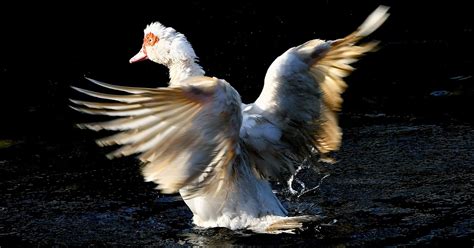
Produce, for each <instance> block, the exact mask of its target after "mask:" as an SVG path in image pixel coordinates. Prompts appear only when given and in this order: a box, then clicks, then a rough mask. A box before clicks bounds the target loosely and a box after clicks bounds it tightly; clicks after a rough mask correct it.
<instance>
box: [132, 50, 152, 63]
mask: <svg viewBox="0 0 474 248" xmlns="http://www.w3.org/2000/svg"><path fill="white" fill-rule="evenodd" d="M146 59H148V56H146V53H145V52H144V51H143V49H141V50H140V51H139V52H138V53H137V54H136V55H135V56H133V57H132V58H131V59H130V63H135V62H139V61H143V60H146Z"/></svg>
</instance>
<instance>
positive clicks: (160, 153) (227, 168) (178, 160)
mask: <svg viewBox="0 0 474 248" xmlns="http://www.w3.org/2000/svg"><path fill="white" fill-rule="evenodd" d="M89 80H90V81H91V82H93V83H95V84H97V85H100V86H102V87H105V88H109V89H112V90H118V91H123V92H126V93H129V95H111V94H104V93H98V92H92V91H89V90H83V89H79V88H75V89H76V90H78V91H80V92H82V93H85V94H87V95H90V96H93V97H97V98H101V99H107V100H114V101H116V102H109V103H95V102H86V101H78V100H71V101H72V103H74V104H76V105H80V106H82V107H73V108H74V109H75V110H77V111H80V112H83V113H87V114H97V115H108V116H126V117H124V118H120V119H116V120H112V121H107V122H99V123H91V124H80V125H79V126H80V127H82V128H89V129H92V130H101V129H107V130H121V131H122V132H119V133H117V134H115V135H112V136H110V137H106V138H102V139H99V140H98V141H97V143H98V144H99V145H101V146H107V145H122V147H120V148H119V149H117V150H115V151H113V152H111V153H109V154H108V155H107V157H108V158H116V157H122V156H129V155H132V154H136V153H140V154H141V155H140V156H139V157H138V158H139V159H140V160H141V161H142V162H143V170H142V172H143V175H144V177H145V179H146V180H147V181H153V182H155V183H157V184H158V188H159V189H161V190H162V192H164V193H175V192H177V191H178V190H180V189H181V188H183V187H185V186H187V187H188V192H191V193H189V194H188V197H195V196H197V195H199V194H201V193H203V192H208V191H215V190H219V189H220V188H216V187H215V185H222V183H220V182H221V181H222V182H231V176H232V175H231V173H229V172H231V171H232V169H231V168H232V164H233V161H234V159H235V156H236V155H237V150H238V130H239V127H240V123H241V115H240V104H241V103H240V98H239V96H238V94H237V93H236V92H235V90H234V89H233V88H232V87H231V86H230V85H229V84H228V83H226V82H225V81H223V80H218V79H216V78H209V77H195V78H190V79H188V82H185V83H186V84H184V85H188V86H176V87H169V88H157V89H154V88H150V89H148V88H134V87H124V86H115V85H111V84H106V83H102V82H99V81H96V80H92V79H89ZM198 178H199V179H200V180H198Z"/></svg>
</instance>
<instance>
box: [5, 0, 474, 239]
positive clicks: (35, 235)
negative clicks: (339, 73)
mask: <svg viewBox="0 0 474 248" xmlns="http://www.w3.org/2000/svg"><path fill="white" fill-rule="evenodd" d="M380 4H384V5H387V6H390V7H391V9H390V13H391V16H390V17H389V19H388V20H387V22H386V23H385V24H384V25H383V26H382V27H381V28H380V29H379V30H377V31H376V32H375V33H374V34H373V35H372V36H371V38H373V39H377V40H380V41H381V49H380V50H379V51H378V52H376V53H371V54H369V55H367V56H365V57H364V58H363V59H362V60H361V61H359V62H357V63H356V64H355V67H356V68H357V70H356V71H355V72H354V73H353V74H352V75H351V76H349V77H348V78H347V80H346V81H347V83H348V84H349V88H348V90H347V91H346V93H344V95H343V96H344V100H345V102H344V106H343V111H342V118H341V125H342V126H343V130H344V131H345V136H344V137H349V138H345V139H346V140H345V141H344V142H343V147H342V149H343V152H341V156H342V158H341V161H342V163H343V164H342V166H336V167H335V169H334V172H332V173H333V176H332V177H330V178H329V179H328V180H333V181H332V182H331V181H328V183H327V185H328V186H327V187H325V190H321V194H322V195H321V197H320V196H319V195H318V196H317V197H316V198H317V199H322V203H324V204H326V205H328V208H326V212H331V211H332V212H335V213H340V214H341V220H342V221H341V222H340V223H342V224H341V225H337V226H338V228H340V230H338V231H337V233H336V234H337V235H335V238H336V239H338V237H339V236H340V235H342V236H344V235H345V234H344V233H345V228H346V227H345V226H344V224H343V223H344V220H346V223H350V224H351V225H353V226H354V230H353V232H352V231H351V232H348V234H350V235H351V236H350V237H351V239H355V242H356V243H352V245H353V244H356V246H357V244H359V246H360V244H364V243H357V242H359V241H358V240H363V239H365V240H369V241H370V240H371V241H370V242H372V243H370V242H369V243H368V244H376V245H375V246H383V245H393V244H400V243H402V244H403V243H406V242H408V241H410V240H411V239H413V238H414V237H415V238H416V237H418V236H420V235H421V236H420V237H422V236H424V235H428V233H430V234H429V235H428V237H431V236H430V235H432V233H437V232H436V230H438V229H439V230H441V231H440V232H439V233H445V232H446V233H447V234H446V237H447V239H446V241H445V243H442V244H458V243H456V241H455V238H453V237H455V236H456V237H458V235H465V233H466V232H468V231H466V230H471V229H472V228H469V227H470V226H469V220H470V219H472V216H470V215H471V212H470V211H469V209H470V208H469V203H468V202H469V199H470V198H471V197H470V191H469V190H468V189H469V185H470V184H469V176H470V174H469V173H470V172H471V171H472V169H471V166H470V165H471V164H472V163H471V162H470V161H472V152H469V151H470V150H472V149H469V147H470V146H471V143H472V142H471V143H470V141H471V139H470V137H472V132H470V130H472V123H473V122H472V119H473V118H472V117H473V115H472V112H473V111H472V106H473V105H474V104H473V103H474V100H473V99H474V80H473V78H472V75H473V68H474V67H473V48H472V47H473V44H474V43H473V38H472V36H473V35H472V23H473V21H472V7H470V3H469V2H468V1H421V2H420V1H416V2H415V1H395V0H394V1H388V0H383V1H374V0H370V1H342V0H323V1H316V0H313V1H305V2H303V1H286V2H284V3H275V2H270V1H268V2H266V3H253V2H244V1H233V2H230V1H225V2H220V3H213V2H198V1H161V0H160V1H159V0H154V1H134V2H128V3H120V4H118V3H108V4H107V3H104V2H102V3H100V4H98V3H96V4H93V3H85V2H81V3H71V2H68V3H61V4H58V3H55V4H52V3H51V4H46V3H35V4H32V3H26V2H23V1H21V2H20V1H17V2H16V3H15V4H14V5H12V4H11V3H10V4H7V3H2V6H1V8H0V116H1V117H0V182H2V184H0V186H1V187H0V193H1V195H2V196H4V199H2V201H1V202H2V203H3V205H1V206H0V209H1V210H2V211H3V212H2V213H3V216H0V219H1V220H2V221H5V223H0V224H1V225H0V234H2V235H0V236H1V237H0V244H2V243H5V244H7V243H16V244H20V243H19V242H20V241H21V240H27V241H28V240H30V241H31V242H33V243H34V244H37V243H38V242H39V241H42V240H43V239H45V240H46V241H48V239H50V240H51V239H52V240H53V241H49V242H53V243H54V242H55V241H54V240H55V239H57V240H58V242H65V243H66V244H70V243H71V244H74V242H78V240H79V241H81V242H82V243H79V244H84V243H83V242H87V243H90V242H91V241H90V240H94V239H95V238H97V237H99V236H101V235H102V237H99V238H98V239H99V240H108V239H109V238H110V239H114V240H112V244H117V243H120V242H122V241H123V239H117V240H115V239H116V238H117V237H128V238H129V239H127V240H128V242H131V244H140V242H151V241H150V240H153V239H149V240H148V239H145V240H142V238H136V237H138V236H139V234H140V233H137V232H136V231H137V230H138V231H143V230H146V231H147V233H150V234H153V235H151V236H153V237H154V238H156V239H160V237H163V238H166V237H168V236H173V235H175V233H180V232H183V230H184V229H186V228H190V227H191V226H192V225H191V224H190V222H189V223H187V222H186V221H181V220H185V219H186V220H190V219H191V216H190V215H191V213H190V212H189V211H188V209H187V207H186V206H185V205H184V204H183V203H182V202H180V203H177V204H178V205H177V206H178V207H176V206H175V205H169V204H168V205H166V203H163V202H161V203H159V204H157V203H156V202H155V199H161V198H158V196H157V195H158V192H157V191H156V190H153V188H154V187H155V185H154V184H153V183H148V184H145V183H143V178H142V177H141V175H140V173H139V166H138V165H137V161H136V160H135V159H134V158H127V159H118V160H112V161H110V160H107V159H106V158H105V156H104V154H105V153H106V152H107V148H101V147H98V146H96V145H95V143H94V139H96V138H99V137H104V136H106V135H105V134H102V133H100V134H98V133H96V132H91V131H86V130H80V129H78V128H75V127H74V124H75V123H81V122H88V121H97V120H98V116H87V115H84V114H80V113H77V112H75V111H73V110H72V109H70V108H69V107H68V105H69V103H70V102H69V100H68V99H69V98H76V99H83V97H84V96H81V95H79V94H77V92H74V91H73V90H72V89H71V88H70V86H71V85H75V86H79V87H83V88H89V89H94V85H92V84H91V83H89V82H87V81H86V80H85V79H84V76H88V77H91V78H94V79H97V80H101V81H104V82H107V83H114V84H123V85H130V86H149V87H158V86H166V84H167V82H168V75H167V69H166V68H165V67H163V66H161V65H157V64H155V63H152V62H149V61H147V62H140V63H136V64H129V62H128V61H129V59H130V58H131V57H132V56H133V55H135V54H136V52H137V51H138V50H139V49H140V47H141V43H142V40H143V29H144V28H145V26H146V25H147V24H148V23H150V22H153V21H160V22H161V23H163V24H164V25H167V26H171V27H173V28H175V29H176V30H177V31H179V32H181V33H183V34H185V35H186V36H187V38H188V40H189V41H190V42H191V44H192V45H193V47H194V49H195V51H196V53H197V55H198V56H199V57H200V61H201V62H200V64H201V65H202V66H203V67H204V69H205V70H206V73H207V75H210V76H216V77H219V78H224V79H226V80H227V81H228V82H230V83H231V84H232V85H233V86H234V87H235V88H236V89H237V90H238V91H239V92H240V93H241V95H242V98H243V100H244V102H247V103H248V102H252V101H253V100H255V99H256V97H257V96H258V94H259V93H260V90H261V89H262V86H263V78H264V75H265V72H266V70H267V68H268V66H269V65H270V64H271V62H272V61H273V60H274V59H275V58H276V57H277V56H279V55H280V54H282V53H283V52H284V51H286V50H287V49H288V48H289V47H292V46H295V45H299V44H301V43H303V42H305V41H307V40H310V39H314V38H320V39H337V38H341V37H343V36H345V35H347V34H349V33H350V32H352V31H354V30H355V29H356V28H357V27H358V25H360V24H361V23H362V22H363V21H364V19H365V18H366V17H367V15H369V14H370V13H371V12H372V11H373V10H374V9H375V8H376V7H377V6H378V5H380ZM433 91H446V92H447V95H446V96H440V97H434V96H431V95H430V94H431V93H432V92H433ZM360 116H362V118H359V117H360ZM373 116H378V117H376V118H374V117H373ZM374 119H375V120H374ZM399 120H402V121H400V122H402V124H401V125H400V128H398V129H397V126H396V125H395V127H394V125H393V123H394V122H396V121H399ZM407 122H408V123H407ZM416 122H421V125H419V126H418V123H416ZM374 123H375V124H376V125H373V124H374ZM433 123H434V125H426V124H433ZM439 123H442V125H441V126H443V132H442V133H441V132H437V131H436V130H437V128H438V124H439ZM459 123H461V125H459ZM379 124H382V125H379ZM412 124H413V126H412ZM359 125H362V126H364V127H365V126H367V127H368V129H367V130H368V131H369V132H365V133H363V132H362V131H360V132H359V130H358V129H359V128H360V126H359ZM351 126H352V127H355V128H352V129H351ZM346 127H348V128H346ZM435 127H436V128H435ZM364 130H365V129H364ZM367 130H365V131H367ZM404 130H405V131H404ZM406 130H408V131H406ZM410 130H411V131H410ZM427 130H428V131H427ZM430 130H435V131H430ZM351 131H352V133H351ZM417 134H419V135H417ZM359 141H360V142H359ZM381 144H382V145H381ZM344 149H345V150H344ZM369 150H373V151H374V152H373V153H369V152H366V151H369ZM362 153H363V156H358V154H362ZM344 163H348V164H347V166H344V165H345V164H344ZM379 163H380V166H379ZM364 166H365V167H364ZM341 171H342V172H341ZM374 178H375V179H374ZM346 179H347V180H346ZM313 181H314V180H313ZM346 181H348V182H351V181H357V182H358V184H357V185H356V184H344V183H341V182H346ZM314 182H317V180H316V181H314ZM368 182H370V183H372V184H367V183H368ZM387 182H393V184H387ZM347 185H350V188H349V187H348V186H347ZM367 185H370V186H367ZM386 185H387V186H386ZM353 187H354V188H353ZM358 187H359V188H358ZM358 189H360V190H358ZM415 189H416V190H415ZM418 189H419V190H418ZM2 190H3V191H2ZM378 191H380V192H383V193H384V194H387V197H389V196H390V197H392V198H387V199H392V200H393V201H394V202H395V203H397V202H402V203H403V202H405V204H408V206H410V208H411V207H413V209H415V210H414V211H415V213H416V214H413V215H412V216H413V220H412V221H410V220H409V221H408V222H404V223H405V226H401V227H402V228H405V229H403V230H402V231H401V232H398V231H397V230H400V229H399V227H397V228H394V229H393V230H395V231H390V230H392V227H393V225H394V223H395V222H392V218H388V220H386V219H385V217H384V216H386V215H383V216H382V215H379V214H380V212H379V211H380V209H379V208H378V207H377V208H374V206H378V205H380V201H379V202H375V200H377V199H378V198H377V197H379V196H377V194H378V193H380V192H378ZM316 198H312V199H313V200H314V201H316ZM404 198H406V199H407V200H406V201H404ZM165 199H166V198H165ZM347 199H349V200H347ZM350 199H353V200H350ZM354 199H355V200H354ZM445 199H447V200H446V201H444V200H445ZM460 199H461V200H460ZM117 201H118V202H126V203H120V204H118V206H115V207H114V205H113V204H112V207H111V205H110V204H111V203H110V202H117ZM341 202H342V203H343V202H347V204H346V206H347V207H344V204H342V203H341ZM374 202H375V203H374ZM410 202H412V203H410ZM77 204H79V205H77ZM179 204H181V205H179ZM341 204H342V206H341ZM354 204H355V205H356V207H355V208H354ZM357 204H359V205H357ZM374 204H375V205H374ZM377 204H378V205H377ZM386 205H390V204H389V203H387V204H386ZM411 205H413V206H411ZM448 205H449V207H448V208H445V207H446V206H448ZM137 206H138V207H137ZM162 206H164V207H162ZM170 206H171V207H170ZM334 206H335V209H336V210H337V211H336V210H334V209H333V210H331V208H334ZM382 206H385V205H384V204H382ZM390 206H391V205H390ZM399 206H402V207H403V206H404V205H400V204H398V203H397V204H394V205H393V207H389V208H388V210H387V209H382V212H383V211H387V212H388V213H395V214H394V216H395V217H394V218H393V219H394V220H396V223H397V225H398V223H399V221H398V219H397V218H398V217H400V218H405V217H404V216H405V215H401V214H399V213H398V211H399V210H398V209H399ZM130 207H135V208H134V209H138V210H139V211H138V214H137V216H136V217H133V218H132V219H134V220H137V219H138V220H140V219H141V218H144V219H146V220H148V216H153V218H152V219H153V220H154V218H156V219H158V220H159V221H161V218H162V216H163V215H165V217H166V216H167V219H166V218H165V220H163V223H166V224H167V225H168V224H169V225H170V226H174V228H175V229H170V230H169V231H166V232H158V231H159V230H158V229H157V226H160V225H158V224H155V225H152V226H151V228H150V227H149V226H148V225H147V224H146V223H147V222H143V221H139V222H138V223H140V226H139V227H138V228H137V227H136V226H135V221H129V220H127V221H126V222H117V221H116V219H117V218H118V219H120V218H124V217H127V218H128V217H129V216H130V215H135V212H132V213H129V212H127V211H128V210H127V209H129V208H130ZM418 208H420V209H419V210H418ZM101 209H102V210H103V211H106V212H107V211H110V212H113V214H110V216H111V217H110V218H109V219H105V224H106V226H108V227H113V228H111V229H108V228H98V227H97V226H95V223H96V222H97V221H96V217H97V216H96V215H94V214H93V215H92V217H91V218H92V219H90V220H89V219H87V218H86V220H83V219H79V221H78V222H76V221H75V220H77V219H76V218H75V217H76V216H79V217H80V216H84V215H86V217H87V215H88V214H90V213H96V212H97V211H99V212H101V211H102V210H101ZM124 209H125V210H127V211H125V210H124ZM440 209H441V210H440ZM446 209H448V210H446ZM449 209H451V210H449ZM132 210H133V208H132ZM371 211H372V212H371ZM446 211H447V212H448V213H447V214H445V212H446ZM450 211H451V212H450ZM367 212H369V213H372V214H374V215H367V214H366V213H367ZM458 212H462V213H459V214H458ZM361 213H362V215H361ZM431 213H434V214H437V215H438V217H437V218H435V220H436V221H434V222H431V221H430V218H428V220H427V221H426V218H425V217H426V216H428V217H429V216H431ZM439 213H442V214H439ZM65 214H66V215H65ZM64 215H65V216H66V217H67V218H64V219H62V221H61V219H60V218H59V217H62V216H64ZM168 215H169V216H168ZM182 215H184V217H183V216H182ZM177 216H180V217H179V218H178V220H180V221H175V219H176V218H177ZM367 216H369V217H370V216H377V217H376V218H373V217H372V218H367ZM390 216H391V215H390ZM58 218H59V221H57V222H54V220H57V219H58ZM150 218H151V217H150ZM451 218H452V220H451ZM25 219H26V221H24V220H25ZM338 219H339V218H338ZM408 219H410V218H408ZM50 220H52V221H53V222H50ZM81 220H82V221H81ZM458 220H459V223H461V222H462V223H464V222H465V223H468V224H467V226H468V227H467V228H466V229H463V226H464V227H465V225H458V222H457V221H458ZM32 223H33V224H32ZM71 223H72V226H71ZM91 223H92V224H91ZM160 223H161V222H160ZM387 223H388V224H387ZM427 223H428V224H427ZM430 223H431V224H430ZM387 225H388V226H389V227H390V228H389V229H385V227H386V226H387ZM359 227H361V228H362V229H361V228H359ZM372 228H379V231H378V232H373V230H372ZM440 228H441V229H440ZM60 229H65V230H66V229H67V230H66V231H64V230H60ZM83 230H91V232H96V233H94V235H91V236H87V235H86V236H84V235H83V234H84V233H85V232H82V234H81V232H79V234H78V233H76V232H78V231H83ZM104 230H105V231H106V232H105V233H106V234H103V233H104V232H103V231H104ZM157 230H158V231H157ZM349 230H351V229H349ZM386 230H389V231H388V232H386ZM430 230H435V232H431V231H430ZM148 231H149V232H148ZM154 231H157V233H158V234H156V233H155V232H154ZM184 232H186V231H184ZM359 232H361V234H360V235H359V236H353V234H357V233H359ZM160 233H161V234H160ZM341 233H342V234H341ZM400 233H401V234H400ZM155 234H156V235H155ZM366 234H367V236H363V235H366ZM448 234H449V235H448ZM48 235H49V236H48ZM61 235H62V236H61ZM121 235H123V236H121ZM160 235H161V236H160ZM361 235H362V236H361ZM404 235H406V237H404ZM205 236H207V235H205ZM211 236H212V235H211ZM328 237H331V238H332V239H334V237H333V235H329V236H328ZM364 237H365V238H364ZM387 237H388V238H387ZM393 237H401V238H400V239H396V238H393ZM459 237H461V238H460V240H461V241H459V242H465V243H466V244H468V245H467V247H471V246H472V244H471V243H472V238H467V239H466V238H465V237H464V236H459ZM214 238H217V239H221V238H222V236H220V235H216V236H215V237H214ZM134 239H135V240H134ZM250 239H255V240H258V239H259V237H255V238H253V237H251V238H250ZM405 239H406V240H405ZM130 240H132V241H130ZM266 240H267V241H271V242H270V244H277V245H278V244H280V242H282V240H283V239H282V238H281V237H280V238H278V237H269V238H267V239H266ZM303 241H305V240H304V236H303ZM336 241H337V240H336ZM135 242H139V243H135ZM245 242H253V241H244V244H247V243H245ZM305 242H306V241H305ZM328 242H334V240H332V241H331V240H330V241H328ZM433 242H436V241H433ZM433 242H432V243H430V244H434V243H433ZM255 243H258V244H264V243H266V241H264V242H261V241H258V242H256V241H255ZM286 243H289V244H298V243H297V242H296V241H295V240H294V239H288V240H287V241H286ZM286 243H285V242H283V244H286ZM300 243H302V241H300ZM303 243H304V242H303ZM46 244H48V243H46ZM54 244H56V243H54ZM61 244H63V243H61ZM147 244H150V243H147ZM157 244H160V243H157ZM252 244H253V243H252ZM377 244H378V245H377ZM155 245H156V244H155ZM48 246H51V245H48ZM368 246H370V245H368ZM372 246H373V245H372ZM441 246H442V245H441Z"/></svg>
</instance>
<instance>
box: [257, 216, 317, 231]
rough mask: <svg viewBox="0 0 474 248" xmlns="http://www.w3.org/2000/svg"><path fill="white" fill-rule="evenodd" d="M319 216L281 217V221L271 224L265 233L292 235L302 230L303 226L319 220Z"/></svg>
mask: <svg viewBox="0 0 474 248" xmlns="http://www.w3.org/2000/svg"><path fill="white" fill-rule="evenodd" d="M320 219H321V217H320V216H315V215H302V216H294V217H283V218H282V219H279V220H276V221H274V222H273V223H271V224H270V225H269V226H268V227H267V228H265V232H267V233H276V234H278V233H294V231H296V230H302V229H303V224H304V223H308V222H313V221H317V220H320Z"/></svg>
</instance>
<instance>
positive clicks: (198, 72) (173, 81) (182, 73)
mask: <svg viewBox="0 0 474 248" xmlns="http://www.w3.org/2000/svg"><path fill="white" fill-rule="evenodd" d="M168 69H169V74H170V82H169V85H170V86H177V85H182V84H181V82H182V80H184V79H186V78H188V77H193V76H203V75H204V70H203V69H202V67H201V66H200V65H199V64H198V63H196V61H194V60H179V61H173V62H171V63H170V64H169V65H168Z"/></svg>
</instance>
